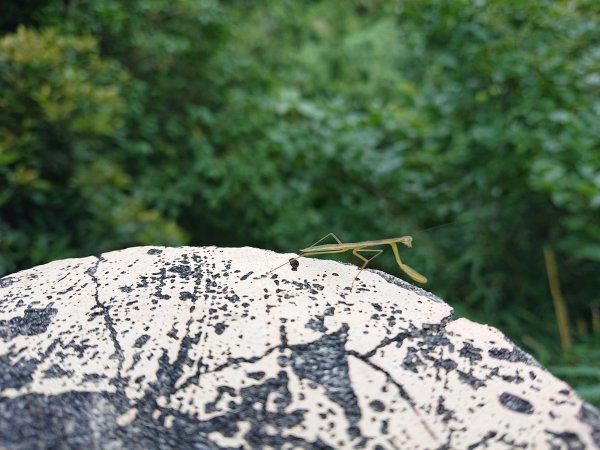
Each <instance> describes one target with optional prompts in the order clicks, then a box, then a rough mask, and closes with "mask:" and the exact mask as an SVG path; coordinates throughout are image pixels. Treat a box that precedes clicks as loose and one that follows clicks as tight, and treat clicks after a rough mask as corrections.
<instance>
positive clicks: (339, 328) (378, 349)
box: [0, 247, 600, 450]
mask: <svg viewBox="0 0 600 450" xmlns="http://www.w3.org/2000/svg"><path fill="white" fill-rule="evenodd" d="M290 256H291V255H281V254H277V253H273V252H270V251H264V250H257V249H253V248H241V249H234V248H215V247H204V248H192V247H187V248H186V247H184V248H159V247H156V248H155V247H138V248H130V249H126V250H122V251H116V252H111V253H106V254H103V255H101V256H100V257H88V258H80V259H70V260H64V261H56V262H53V263H50V264H46V265H44V266H39V267H36V268H33V269H30V270H26V271H23V272H19V273H16V274H14V275H10V276H8V277H5V278H2V279H1V280H0V448H9V449H33V448H107V449H120V448H126V449H138V448H139V449H147V448H197V449H217V448H290V449H291V448H314V449H325V448H365V449H377V450H382V449H484V448H493V449H513V448H523V449H549V450H550V449H552V450H558V449H568V450H576V449H577V450H579V449H586V448H587V449H592V448H600V418H599V416H598V413H597V412H596V410H594V409H593V408H591V407H589V406H587V405H586V404H585V403H583V402H582V401H581V400H580V399H579V398H578V397H577V395H576V394H575V393H574V392H573V390H572V389H571V388H570V387H569V386H568V385H567V384H565V383H563V382H562V381H560V380H558V379H556V378H554V377H553V376H552V375H551V374H550V373H548V372H547V371H546V370H545V369H544V368H543V367H541V366H540V365H539V364H538V363H537V362H536V361H534V360H533V359H532V358H531V357H530V356H529V355H527V354H526V353H524V352H522V351H521V350H520V349H519V348H517V347H515V346H514V345H513V344H512V343H511V342H510V341H508V340H507V339H506V338H505V337H504V336H503V335H502V333H500V332H499V331H497V330H496V329H494V328H490V327H488V326H486V325H480V324H476V323H473V322H470V321H468V320H466V319H458V320H453V318H452V308H451V307H450V306H448V305H447V304H446V303H444V302H442V301H441V300H440V299H438V298H436V297H435V296H433V295H431V294H429V293H427V292H425V291H423V290H421V289H419V288H415V287H413V286H411V285H410V284H408V283H405V282H402V281H400V280H398V279H396V278H394V277H392V276H389V275H385V274H383V273H381V272H375V271H364V272H363V273H362V274H361V277H360V279H359V280H358V281H357V283H356V284H355V286H354V289H353V290H352V291H350V290H349V286H350V285H351V283H352V279H353V278H354V275H355V274H356V271H357V268H356V267H355V266H351V265H344V264H340V263H336V262H333V261H327V260H316V259H301V260H300V266H299V267H298V268H297V270H295V271H294V270H292V268H291V267H290V266H289V265H287V266H284V267H282V268H280V269H279V270H277V271H276V272H274V273H272V274H268V275H265V274H266V273H267V272H268V271H269V270H270V269H272V268H273V267H275V266H277V265H279V264H281V263H282V262H284V261H286V260H287V259H288V258H289V257H290Z"/></svg>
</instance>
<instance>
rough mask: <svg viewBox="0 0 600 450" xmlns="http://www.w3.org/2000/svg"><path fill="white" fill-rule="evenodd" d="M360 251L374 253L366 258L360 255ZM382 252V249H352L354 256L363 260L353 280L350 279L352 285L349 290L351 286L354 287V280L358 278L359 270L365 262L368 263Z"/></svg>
mask: <svg viewBox="0 0 600 450" xmlns="http://www.w3.org/2000/svg"><path fill="white" fill-rule="evenodd" d="M360 252H369V253H375V254H374V255H373V256H371V257H370V258H369V259H367V258H365V257H364V256H363V255H361V254H360ZM382 253H383V250H381V249H368V248H367V249H364V248H355V249H354V250H352V254H353V255H354V256H356V257H357V258H359V259H361V260H363V261H364V263H363V265H362V267H361V268H360V270H359V271H358V273H357V274H356V276H355V277H354V280H352V286H351V287H350V290H352V288H353V287H354V282H355V281H356V280H357V279H358V276H359V275H360V274H361V272H362V271H363V270H365V268H366V267H367V264H369V263H370V262H371V261H372V260H373V259H375V258H377V257H378V256H379V255H381V254H382Z"/></svg>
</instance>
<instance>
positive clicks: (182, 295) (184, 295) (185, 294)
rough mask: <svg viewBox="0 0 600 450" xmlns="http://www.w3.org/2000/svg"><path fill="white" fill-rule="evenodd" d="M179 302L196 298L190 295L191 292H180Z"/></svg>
mask: <svg viewBox="0 0 600 450" xmlns="http://www.w3.org/2000/svg"><path fill="white" fill-rule="evenodd" d="M179 300H182V301H186V300H192V301H194V300H196V296H195V295H194V294H192V293H191V292H188V291H182V292H180V293H179Z"/></svg>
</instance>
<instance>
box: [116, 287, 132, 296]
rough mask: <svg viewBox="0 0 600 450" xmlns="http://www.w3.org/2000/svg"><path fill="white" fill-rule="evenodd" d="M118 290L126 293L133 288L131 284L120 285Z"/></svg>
mask: <svg viewBox="0 0 600 450" xmlns="http://www.w3.org/2000/svg"><path fill="white" fill-rule="evenodd" d="M119 290H120V291H121V292H125V293H126V294H129V293H130V292H133V288H132V287H131V286H121V287H120V288H119Z"/></svg>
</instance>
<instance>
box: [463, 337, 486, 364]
mask: <svg viewBox="0 0 600 450" xmlns="http://www.w3.org/2000/svg"><path fill="white" fill-rule="evenodd" d="M463 344H464V345H463V347H462V348H461V349H460V351H459V352H458V356H461V357H463V358H467V359H468V360H469V362H470V363H471V364H474V363H475V361H481V359H482V356H481V349H480V348H477V347H475V346H474V345H473V344H471V343H469V342H464V343H463Z"/></svg>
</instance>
